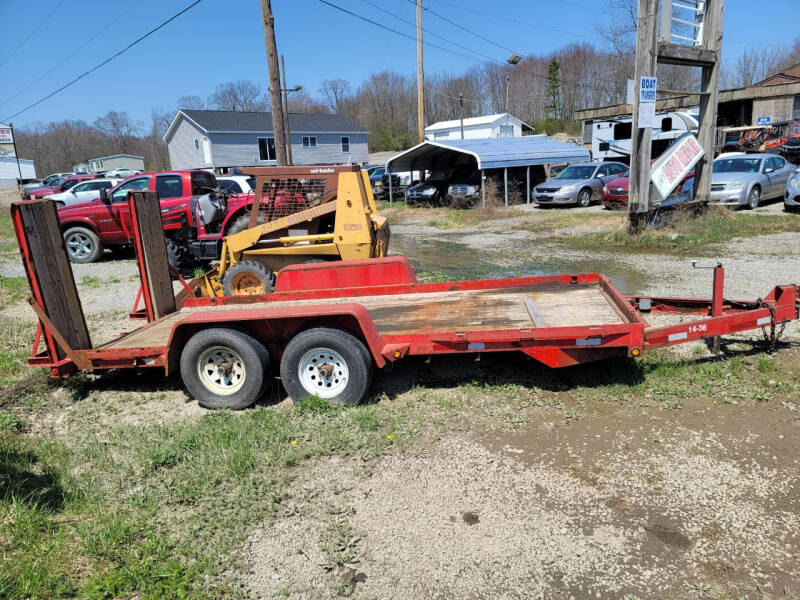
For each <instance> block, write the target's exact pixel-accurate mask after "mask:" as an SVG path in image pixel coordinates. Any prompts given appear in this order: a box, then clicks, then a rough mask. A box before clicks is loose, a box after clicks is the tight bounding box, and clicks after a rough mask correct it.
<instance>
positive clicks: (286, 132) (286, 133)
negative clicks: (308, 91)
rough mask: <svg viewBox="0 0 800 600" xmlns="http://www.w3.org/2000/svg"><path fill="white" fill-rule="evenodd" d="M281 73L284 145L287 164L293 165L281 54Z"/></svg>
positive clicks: (284, 73)
mask: <svg viewBox="0 0 800 600" xmlns="http://www.w3.org/2000/svg"><path fill="white" fill-rule="evenodd" d="M281 73H282V74H283V132H284V136H285V137H284V143H285V144H286V164H288V165H290V166H291V165H292V164H294V161H293V160H292V133H291V131H290V130H289V95H288V94H289V90H288V88H287V87H286V63H284V62H283V54H281Z"/></svg>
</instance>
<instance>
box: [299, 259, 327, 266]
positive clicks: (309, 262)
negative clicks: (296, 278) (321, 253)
mask: <svg viewBox="0 0 800 600" xmlns="http://www.w3.org/2000/svg"><path fill="white" fill-rule="evenodd" d="M326 262H329V261H328V259H326V258H309V259H308V260H304V261H303V264H304V265H316V264H318V263H326Z"/></svg>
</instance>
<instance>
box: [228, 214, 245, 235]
mask: <svg viewBox="0 0 800 600" xmlns="http://www.w3.org/2000/svg"><path fill="white" fill-rule="evenodd" d="M245 229H250V213H244V214H243V215H239V216H238V217H236V218H235V219H234V220H233V223H231V226H230V227H228V232H227V233H226V234H225V235H233V234H234V233H240V232H242V231H244V230H245Z"/></svg>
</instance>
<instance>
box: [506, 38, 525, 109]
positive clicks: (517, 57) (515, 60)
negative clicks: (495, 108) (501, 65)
mask: <svg viewBox="0 0 800 600" xmlns="http://www.w3.org/2000/svg"><path fill="white" fill-rule="evenodd" d="M521 60H522V55H521V54H517V53H516V52H514V53H513V54H512V55H511V56H509V57H508V59H507V60H506V62H507V63H508V64H510V65H511V66H512V67H514V66H516V65H518V64H519V61H521ZM510 79H511V75H510V74H509V73H506V109H505V112H508V82H509V80H510Z"/></svg>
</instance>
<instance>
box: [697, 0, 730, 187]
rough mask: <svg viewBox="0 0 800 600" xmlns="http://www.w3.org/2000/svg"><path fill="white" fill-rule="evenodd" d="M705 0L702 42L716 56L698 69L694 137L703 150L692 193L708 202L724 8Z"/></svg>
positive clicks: (716, 0)
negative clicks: (696, 116) (698, 110)
mask: <svg viewBox="0 0 800 600" xmlns="http://www.w3.org/2000/svg"><path fill="white" fill-rule="evenodd" d="M707 2H708V4H707V8H706V20H705V23H704V29H703V45H704V46H705V47H706V48H708V49H709V50H712V51H714V52H715V53H716V56H717V60H715V61H714V63H713V64H712V65H710V66H703V67H702V68H701V73H700V91H701V94H700V119H699V120H700V123H699V125H698V129H697V141H698V142H700V145H701V146H702V147H703V150H705V152H706V153H705V154H704V155H703V158H701V159H700V162H698V163H697V164H696V165H695V167H694V194H695V199H696V200H699V201H701V202H707V201H708V200H710V198H711V166H712V163H713V162H714V148H715V146H716V139H715V132H716V127H717V103H718V102H719V70H720V62H721V61H720V53H721V50H722V16H723V12H724V10H725V3H724V0H707Z"/></svg>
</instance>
